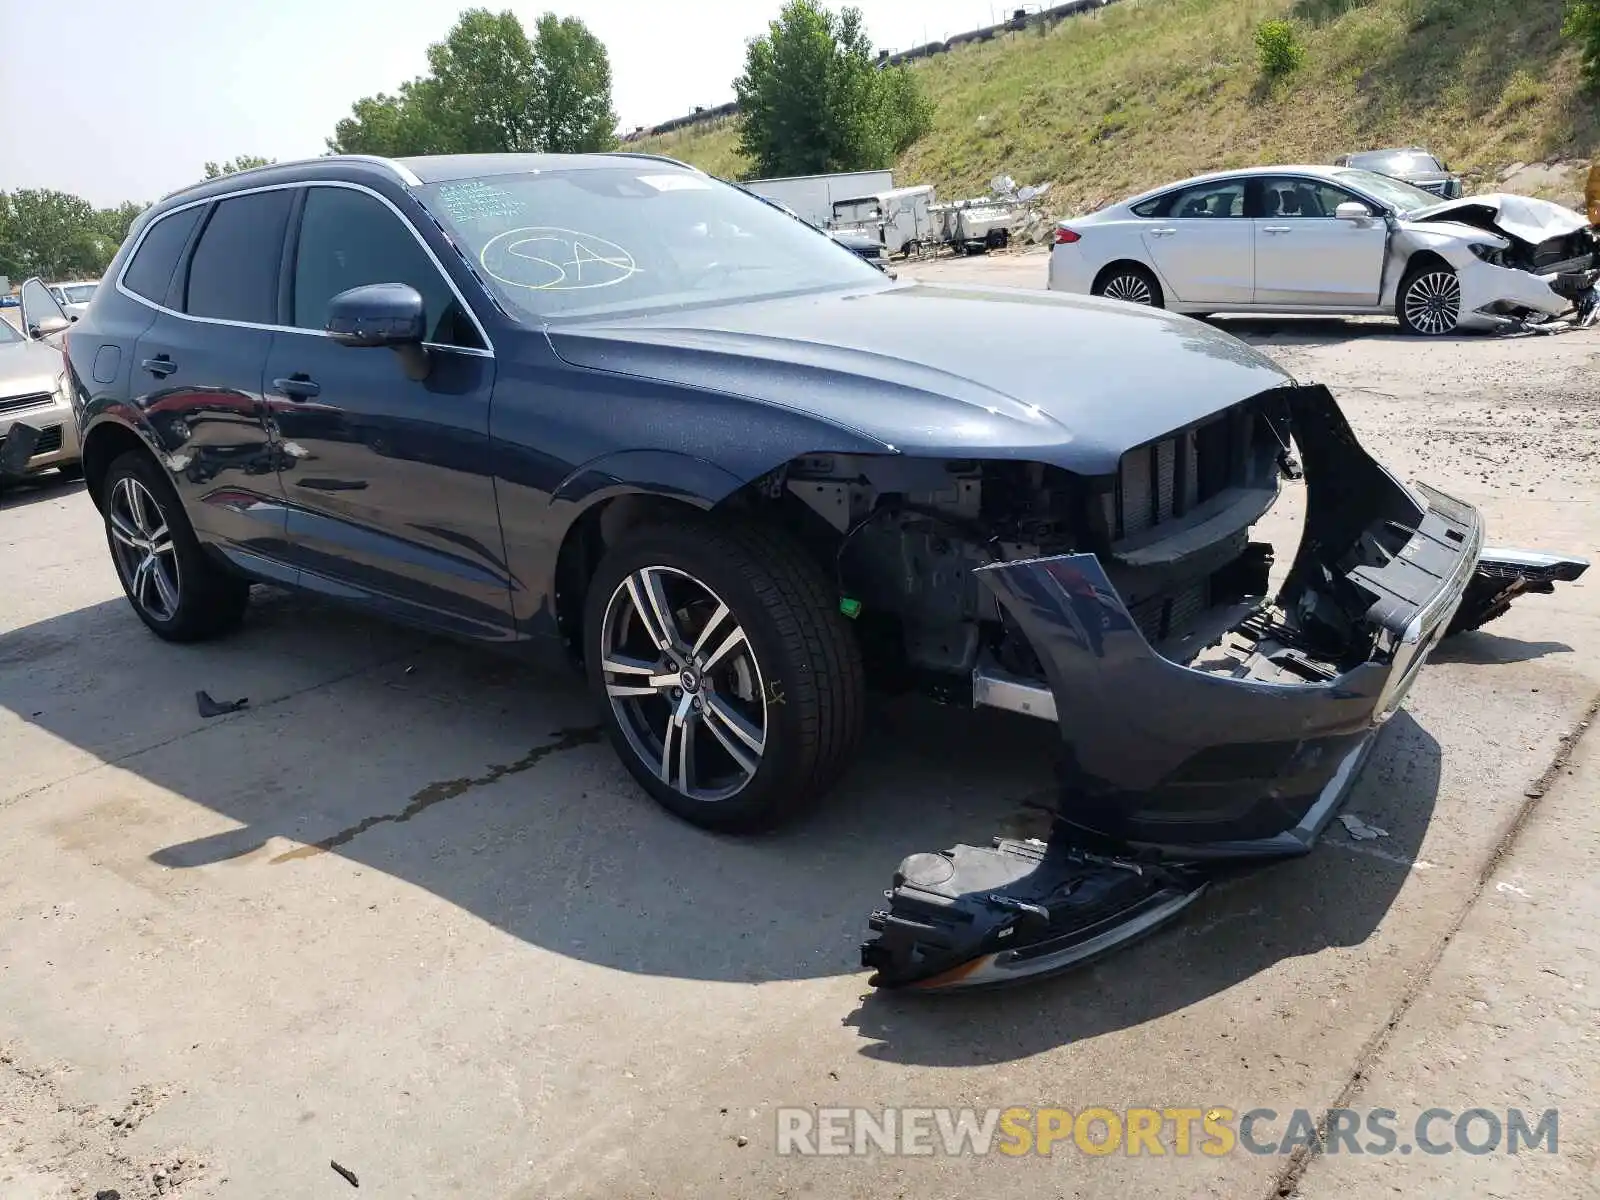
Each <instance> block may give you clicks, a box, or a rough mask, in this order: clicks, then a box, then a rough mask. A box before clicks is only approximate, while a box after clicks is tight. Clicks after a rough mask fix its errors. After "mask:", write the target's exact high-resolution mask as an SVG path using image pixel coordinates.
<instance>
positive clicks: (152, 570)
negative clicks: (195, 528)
mask: <svg viewBox="0 0 1600 1200" xmlns="http://www.w3.org/2000/svg"><path fill="white" fill-rule="evenodd" d="M106 521H107V523H108V526H109V528H110V530H111V546H112V549H113V550H114V551H115V552H116V556H117V567H118V569H119V570H120V572H121V574H122V579H123V583H124V584H125V585H126V587H127V589H128V595H129V596H130V597H131V598H132V599H133V602H134V603H135V604H137V605H138V606H139V607H140V608H142V609H143V610H144V611H145V613H146V614H147V615H148V616H149V617H150V618H151V619H152V620H155V621H162V622H165V621H170V620H172V618H173V617H174V616H176V615H177V612H178V597H179V592H178V584H179V578H180V577H179V573H178V548H177V546H175V545H174V544H173V541H172V531H171V529H169V528H168V526H167V519H166V517H165V516H163V515H162V512H161V506H160V505H159V504H157V503H156V499H155V497H154V496H152V495H151V494H150V491H149V489H147V488H146V487H145V486H144V484H142V483H140V482H139V481H138V480H137V479H134V478H133V477H131V476H128V475H124V476H123V477H122V478H121V479H119V480H117V482H116V486H115V487H113V488H112V489H111V503H110V504H109V505H107V507H106Z"/></svg>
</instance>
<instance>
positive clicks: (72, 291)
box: [61, 283, 95, 304]
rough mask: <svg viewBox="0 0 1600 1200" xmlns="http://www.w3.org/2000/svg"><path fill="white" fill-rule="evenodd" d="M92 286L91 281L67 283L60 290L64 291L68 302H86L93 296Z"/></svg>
mask: <svg viewBox="0 0 1600 1200" xmlns="http://www.w3.org/2000/svg"><path fill="white" fill-rule="evenodd" d="M94 288H95V285H94V284H92V283H68V284H63V285H62V287H61V290H62V291H63V292H64V293H66V297H67V303H68V304H87V303H89V301H90V300H92V299H93V298H94Z"/></svg>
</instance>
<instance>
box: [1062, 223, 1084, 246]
mask: <svg viewBox="0 0 1600 1200" xmlns="http://www.w3.org/2000/svg"><path fill="white" fill-rule="evenodd" d="M1081 240H1082V235H1081V234H1079V233H1077V232H1076V231H1074V230H1071V229H1068V228H1067V227H1066V226H1065V225H1057V226H1056V245H1058V246H1070V245H1072V243H1073V242H1077V241H1081Z"/></svg>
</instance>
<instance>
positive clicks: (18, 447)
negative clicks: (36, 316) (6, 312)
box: [0, 321, 82, 483]
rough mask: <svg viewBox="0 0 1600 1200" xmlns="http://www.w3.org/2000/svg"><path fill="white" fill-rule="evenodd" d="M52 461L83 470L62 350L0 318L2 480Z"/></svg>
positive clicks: (66, 470)
mask: <svg viewBox="0 0 1600 1200" xmlns="http://www.w3.org/2000/svg"><path fill="white" fill-rule="evenodd" d="M51 467H55V468H57V469H58V470H60V471H61V473H62V474H64V475H68V476H71V477H74V478H76V477H77V476H78V475H80V474H81V473H82V468H81V467H80V466H79V465H78V427H77V425H76V423H75V421H74V419H73V408H72V397H71V393H70V391H69V385H68V381H67V374H66V370H65V364H64V363H63V362H62V358H61V351H60V350H59V349H58V348H57V347H56V346H54V345H51V344H49V343H47V342H44V341H41V340H37V339H32V338H28V337H25V336H24V335H23V334H21V333H19V332H18V331H17V330H16V329H14V328H13V327H12V326H11V323H10V322H9V321H0V483H3V482H4V481H6V480H9V479H14V478H15V477H17V476H19V475H34V474H37V473H38V472H40V471H45V470H48V469H49V468H51Z"/></svg>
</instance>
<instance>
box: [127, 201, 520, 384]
mask: <svg viewBox="0 0 1600 1200" xmlns="http://www.w3.org/2000/svg"><path fill="white" fill-rule="evenodd" d="M314 187H335V188H345V189H347V190H349V191H352V192H364V193H366V194H367V195H368V196H371V197H373V198H374V199H376V200H378V201H380V202H382V203H383V205H384V206H385V207H387V208H388V210H389V211H390V212H392V213H393V214H394V215H395V217H396V218H397V219H398V220H399V221H400V223H401V224H402V225H404V226H405V227H406V229H408V230H409V231H410V233H411V236H412V237H414V238H416V239H417V245H419V246H421V247H422V251H423V253H424V254H426V255H427V256H428V261H429V262H431V263H432V264H433V268H434V270H436V271H438V272H439V275H440V276H441V277H442V278H443V279H444V281H445V283H446V284H447V285H448V286H449V288H450V292H451V294H452V295H453V296H455V298H456V303H458V304H459V305H461V307H462V309H463V310H464V311H465V312H466V314H467V316H468V317H470V318H471V320H472V325H473V328H475V329H476V330H477V331H478V336H479V337H480V338H482V339H483V344H484V346H485V347H486V349H481V350H480V349H478V348H477V347H474V346H450V345H446V344H444V343H441V342H424V343H423V345H424V346H426V347H427V348H428V349H429V350H447V351H450V352H451V353H453V354H467V355H472V356H474V357H477V358H493V357H494V342H493V341H491V340H490V338H489V331H488V330H487V329H485V328H484V327H483V322H482V321H480V320H478V314H477V313H476V312H474V311H473V309H472V305H470V304H468V303H467V298H466V297H465V296H463V295H462V294H461V289H460V288H458V287H457V286H456V281H455V280H454V279H452V278H451V277H450V272H449V271H446V270H445V269H444V264H443V263H441V262H440V261H439V256H438V255H437V254H435V253H434V252H433V247H432V246H430V245H428V242H427V239H425V238H424V237H423V236H422V233H421V231H420V230H418V229H417V227H416V226H415V225H413V224H412V223H411V221H410V220H409V219H408V218H407V217H406V215H405V213H403V212H401V211H400V209H399V208H398V207H397V206H396V205H395V203H394V201H392V200H390V199H389V197H387V196H385V195H384V194H383V193H382V192H377V191H374V190H373V189H372V188H369V187H367V186H366V185H365V184H361V183H350V182H349V181H347V180H343V179H301V180H296V181H294V182H293V183H266V184H262V185H261V186H260V187H253V188H240V189H239V190H237V191H233V192H224V193H222V194H221V195H216V196H206V197H204V198H203V199H198V200H187V201H185V202H184V203H182V204H175V205H173V206H172V207H171V208H169V209H167V210H166V211H165V212H163V213H161V214H160V215H159V216H157V217H156V218H154V219H153V220H152V221H151V222H150V223H149V224H148V225H146V226H145V227H144V228H143V229H141V230H140V231H139V240H138V241H136V242H135V243H134V244H133V247H132V249H130V250H129V251H128V257H127V258H126V259H125V260H123V263H122V269H121V270H120V271H118V272H117V278H116V288H117V291H118V292H120V293H121V294H122V295H124V296H126V297H127V298H128V299H130V300H132V301H135V302H136V303H138V304H142V305H144V306H145V307H146V308H150V309H154V310H155V311H156V312H159V313H165V314H166V315H167V316H169V317H177V318H178V319H179V320H182V321H193V322H195V323H196V324H199V325H226V326H230V327H231V328H234V329H261V330H265V331H268V332H271V333H299V334H304V335H306V336H307V337H324V338H325V337H328V336H329V334H328V332H327V330H325V329H302V328H300V327H299V326H298V325H267V324H260V323H258V322H255V321H231V320H228V319H227V318H225V317H197V316H195V315H193V314H192V313H186V312H179V311H178V310H177V309H174V308H168V307H167V306H166V305H165V304H158V303H157V302H156V301H154V300H152V299H150V298H149V297H148V296H141V295H140V294H139V293H138V292H136V291H134V290H133V289H132V288H130V287H128V286H127V285H126V284H125V283H124V282H123V278H124V276H126V275H127V273H128V268H129V267H131V266H132V265H133V260H134V259H135V258H136V257H138V254H139V248H140V247H141V246H143V245H144V239H145V238H146V237H147V236H149V233H150V231H151V230H152V229H154V228H155V227H156V226H157V225H159V224H160V223H161V222H162V221H165V220H166V219H167V218H168V217H170V216H172V215H174V214H175V213H180V212H183V211H184V210H185V209H190V208H198V207H199V206H200V205H202V204H220V203H221V202H222V201H224V200H231V199H233V198H234V197H235V196H250V195H254V194H255V193H257V192H283V191H289V190H291V189H294V188H314Z"/></svg>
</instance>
